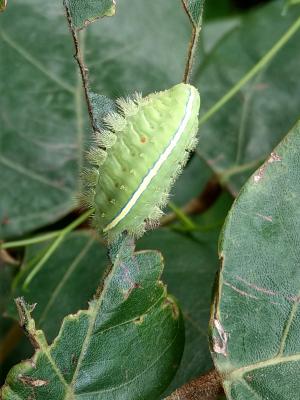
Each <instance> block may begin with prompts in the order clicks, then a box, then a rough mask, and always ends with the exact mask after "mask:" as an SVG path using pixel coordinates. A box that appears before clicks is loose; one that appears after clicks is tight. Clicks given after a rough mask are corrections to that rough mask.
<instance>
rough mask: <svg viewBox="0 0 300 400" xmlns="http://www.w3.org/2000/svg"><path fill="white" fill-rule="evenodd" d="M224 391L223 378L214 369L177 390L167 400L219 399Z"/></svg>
mask: <svg viewBox="0 0 300 400" xmlns="http://www.w3.org/2000/svg"><path fill="white" fill-rule="evenodd" d="M222 393H223V389H222V385H221V378H220V376H219V374H218V373H217V371H216V370H212V371H209V372H208V373H207V374H205V375H202V376H200V378H196V379H193V380H192V381H190V382H188V383H186V384H185V385H183V386H182V387H181V388H179V389H177V390H175V392H173V393H172V394H171V395H170V396H169V397H167V398H166V399H165V400H217V398H218V396H219V395H220V394H222Z"/></svg>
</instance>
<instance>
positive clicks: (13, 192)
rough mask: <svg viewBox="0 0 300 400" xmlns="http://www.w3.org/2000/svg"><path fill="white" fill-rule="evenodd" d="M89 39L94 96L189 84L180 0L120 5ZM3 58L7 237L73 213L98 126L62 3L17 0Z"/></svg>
mask: <svg viewBox="0 0 300 400" xmlns="http://www.w3.org/2000/svg"><path fill="white" fill-rule="evenodd" d="M99 4H100V3H99ZM129 21H130V22H129ZM157 27H159V29H157ZM83 33H84V35H83V40H84V41H85V45H84V47H85V56H86V64H87V65H88V66H89V67H90V83H91V87H92V88H93V90H94V91H95V92H98V93H101V94H104V95H107V96H111V97H118V96H120V95H127V94H128V93H132V92H133V91H136V90H138V91H143V92H144V93H145V94H146V93H148V92H153V91H154V90H160V89H164V88H167V87H169V86H171V85H173V84H175V83H177V82H179V81H180V80H181V78H182V75H183V71H184V63H185V58H186V48H187V44H188V41H189V36H190V24H189V21H188V18H187V17H186V15H185V14H184V12H183V10H182V7H181V5H180V2H178V3H176V6H174V0H164V1H163V2H161V0H153V1H151V2H149V1H148V0H143V1H142V0H131V1H130V2H128V1H126V0H120V1H118V12H117V15H116V16H115V17H113V18H104V19H102V20H101V22H99V23H95V24H91V25H90V26H89V27H88V28H87V29H85V30H84V32H83ZM175 37H176V49H175V48H174V46H173V43H174V38H175ZM0 53H1V54H5V57H1V60H0V74H1V77H2V79H1V81H0V92H1V93H5V95H3V96H1V103H0V109H1V112H0V126H1V128H0V168H1V172H2V176H1V181H0V193H1V205H0V237H1V238H3V237H8V236H16V235H21V234H24V233H25V232H28V231H30V230H33V229H36V228H38V227H41V226H45V225H47V224H48V223H51V222H54V221H57V220H58V219H59V218H60V217H61V216H62V215H64V214H66V213H68V212H69V211H70V210H71V209H72V208H74V206H75V204H76V202H75V201H74V198H75V195H76V194H77V193H78V190H79V181H78V173H79V170H80V169H81V165H82V155H83V147H84V143H85V142H87V137H88V135H89V134H90V132H89V131H90V129H89V128H88V124H87V123H86V115H87V111H86V104H85V102H84V101H83V98H82V97H83V96H82V83H81V79H80V77H79V74H78V71H77V69H78V68H77V65H76V63H75V62H74V59H73V53H74V48H73V43H72V39H71V35H70V32H69V30H68V26H67V22H66V18H65V15H64V10H63V6H62V0H55V1H51V2H45V1H43V0H22V1H21V2H20V1H16V0H11V1H10V4H9V7H8V8H7V11H6V12H5V13H3V14H1V18H0ZM4 77H5V78H4ZM95 101H96V102H97V98H96V99H95ZM101 104H103V102H101ZM110 106H111V104H108V107H110ZM8 182H9V184H8Z"/></svg>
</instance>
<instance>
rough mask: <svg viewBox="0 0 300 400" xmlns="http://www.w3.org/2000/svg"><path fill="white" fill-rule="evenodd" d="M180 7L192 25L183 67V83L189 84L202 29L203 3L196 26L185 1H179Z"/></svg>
mask: <svg viewBox="0 0 300 400" xmlns="http://www.w3.org/2000/svg"><path fill="white" fill-rule="evenodd" d="M181 2H182V6H183V9H184V11H185V12H186V14H187V16H188V17H189V20H190V22H191V24H192V27H193V28H192V36H191V40H190V44H189V49H188V56H187V62H186V65H185V71H184V75H183V82H184V83H189V81H190V79H191V75H192V70H193V64H194V59H195V55H196V49H197V43H198V39H199V35H200V32H201V27H202V24H201V22H202V12H203V3H202V6H201V16H200V22H199V23H198V24H196V23H195V21H194V19H193V18H192V16H191V14H190V11H189V9H188V7H187V5H186V2H185V0H181Z"/></svg>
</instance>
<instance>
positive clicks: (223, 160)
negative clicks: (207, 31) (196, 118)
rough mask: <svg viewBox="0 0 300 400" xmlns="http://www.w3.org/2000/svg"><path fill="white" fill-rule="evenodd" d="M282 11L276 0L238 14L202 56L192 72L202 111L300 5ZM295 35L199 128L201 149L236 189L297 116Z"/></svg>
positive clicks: (299, 59) (299, 35)
mask: <svg viewBox="0 0 300 400" xmlns="http://www.w3.org/2000/svg"><path fill="white" fill-rule="evenodd" d="M281 12H282V2H280V1H275V2H271V3H270V4H268V5H267V6H265V7H263V8H259V9H258V10H255V11H253V12H251V13H249V14H247V15H245V16H244V17H241V23H240V26H239V27H236V28H235V29H233V30H232V31H231V32H230V33H228V34H226V35H225V36H224V37H223V39H221V40H220V41H219V42H218V44H217V45H216V46H215V48H214V49H213V51H212V52H211V53H210V54H209V55H208V56H206V62H205V63H204V64H203V65H202V66H200V68H199V69H198V71H195V74H194V75H195V81H196V84H197V86H198V87H199V89H200V93H201V97H202V106H203V108H202V112H204V114H203V115H205V112H206V111H207V110H208V109H210V107H212V106H213V105H214V104H215V102H216V101H217V100H219V99H220V98H221V97H222V96H223V95H225V94H226V93H227V91H228V90H230V89H231V88H232V87H233V86H234V85H235V84H236V82H237V81H239V79H241V78H242V77H243V76H244V75H245V73H247V72H248V71H249V70H250V69H251V68H252V67H253V66H254V65H255V64H256V63H257V62H258V61H259V60H260V59H261V58H262V57H263V56H264V54H265V53H266V52H267V51H268V50H269V49H270V48H272V46H273V45H274V44H275V43H276V42H277V41H278V39H279V38H280V37H282V35H283V34H284V33H285V32H286V31H287V30H288V28H289V27H290V26H291V25H292V23H293V22H294V21H295V20H296V19H297V18H298V16H299V7H296V6H295V7H294V8H293V9H291V10H290V12H289V13H288V14H287V15H286V16H285V17H283V16H282V15H281ZM299 41H300V32H299V30H298V31H297V32H296V33H295V34H294V35H293V37H292V38H290V39H289V41H288V42H287V43H286V44H285V46H284V47H283V48H282V49H281V50H280V51H279V52H278V53H277V55H276V56H275V57H274V58H273V59H272V61H271V62H270V63H269V64H268V65H267V66H266V67H264V69H263V70H261V71H260V72H259V73H258V74H257V75H256V76H255V77H254V78H253V79H252V80H251V81H250V82H249V83H248V84H247V85H245V86H243V87H242V89H241V90H240V91H239V92H238V94H237V95H236V96H234V97H233V98H232V99H231V100H230V101H228V102H227V103H226V105H225V106H223V107H222V108H221V109H220V110H219V111H218V112H217V113H215V114H214V115H213V116H212V117H211V118H210V119H209V120H207V122H206V123H205V124H204V125H203V126H201V128H200V141H199V153H200V154H201V155H202V156H203V158H204V159H205V160H206V161H207V162H208V164H209V165H210V167H211V168H212V169H213V170H214V172H215V173H217V174H218V175H220V178H221V180H222V181H223V183H224V184H226V185H227V186H228V187H229V189H230V190H231V191H232V192H233V193H234V194H236V193H237V192H238V191H239V189H240V188H241V186H242V185H243V183H244V182H245V180H246V179H247V178H248V177H249V175H250V174H251V172H253V171H254V170H255V169H256V168H257V167H258V166H259V164H260V163H261V162H262V161H263V160H264V159H265V158H266V157H267V155H268V154H269V153H270V151H271V150H272V148H274V146H275V145H276V143H278V141H279V140H280V139H281V138H282V137H283V135H285V133H286V132H287V131H288V129H289V127H290V126H291V125H292V124H293V123H294V122H295V121H296V120H297V118H298V113H299V109H300V99H299V95H298V94H299V91H300V82H299V79H298V75H299V74H298V71H299V69H300V54H299V53H297V52H295V48H297V46H298V43H299ZM202 106H201V107H202ZM200 119H201V116H200ZM220 144H221V145H220Z"/></svg>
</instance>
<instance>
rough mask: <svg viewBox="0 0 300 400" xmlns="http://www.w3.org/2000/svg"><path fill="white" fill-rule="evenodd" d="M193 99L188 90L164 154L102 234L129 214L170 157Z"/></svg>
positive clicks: (187, 116)
mask: <svg viewBox="0 0 300 400" xmlns="http://www.w3.org/2000/svg"><path fill="white" fill-rule="evenodd" d="M194 97H195V96H194V93H193V91H192V90H190V94H189V98H188V102H187V105H186V108H185V113H184V116H183V118H182V120H181V122H180V125H179V127H178V129H177V131H176V134H175V135H174V136H173V137H172V139H171V141H170V143H169V145H168V147H167V148H166V149H165V150H164V152H163V153H162V154H161V156H160V157H159V159H158V160H157V161H156V163H155V164H154V165H153V167H152V168H151V169H150V170H149V172H148V174H147V175H146V176H145V177H144V179H143V180H142V182H141V184H140V186H139V187H138V188H137V190H136V191H135V192H134V194H133V195H132V197H131V198H130V199H129V201H128V203H127V204H126V205H125V207H124V208H123V209H122V211H121V212H120V213H119V214H118V215H117V216H116V217H115V218H114V219H113V220H112V221H111V222H110V223H109V224H108V225H107V226H106V227H105V228H104V229H103V232H107V231H109V230H110V229H112V228H114V227H115V226H116V225H117V224H118V223H119V222H120V221H122V219H123V218H125V217H126V215H127V214H128V213H129V212H130V210H131V209H132V207H133V206H134V205H135V203H136V202H137V201H138V199H139V198H140V197H141V195H142V194H143V193H144V191H145V190H146V189H147V187H148V186H149V184H150V182H151V181H152V179H153V178H154V177H155V176H156V175H157V173H158V171H159V169H160V168H161V166H162V165H163V164H164V162H165V161H167V159H168V157H169V156H170V154H171V153H172V151H173V150H174V148H175V146H176V144H177V143H178V141H179V139H180V138H181V136H182V134H183V133H184V130H185V128H186V126H187V124H188V121H189V119H190V117H191V114H192V108H193V101H194Z"/></svg>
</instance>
